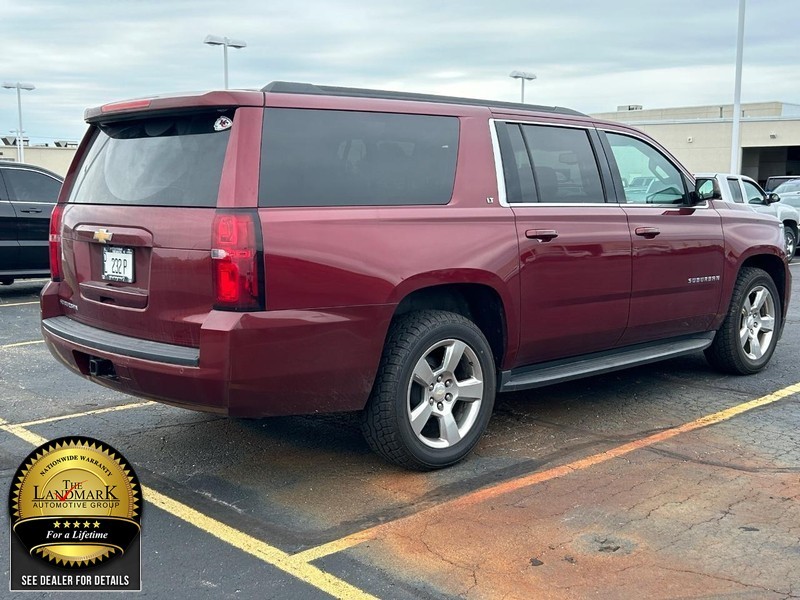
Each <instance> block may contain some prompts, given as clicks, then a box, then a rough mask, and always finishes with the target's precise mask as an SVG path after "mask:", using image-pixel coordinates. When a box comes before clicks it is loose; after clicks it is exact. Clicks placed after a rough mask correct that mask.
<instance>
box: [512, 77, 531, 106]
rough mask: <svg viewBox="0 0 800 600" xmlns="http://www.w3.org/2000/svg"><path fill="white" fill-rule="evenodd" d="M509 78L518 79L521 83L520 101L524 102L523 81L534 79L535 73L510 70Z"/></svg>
mask: <svg viewBox="0 0 800 600" xmlns="http://www.w3.org/2000/svg"><path fill="white" fill-rule="evenodd" d="M508 76H509V77H511V79H519V80H520V82H521V83H522V93H521V94H520V102H522V103H523V104H525V82H526V81H533V80H534V79H536V75H534V74H533V73H526V72H525V71H511V73H509V75H508Z"/></svg>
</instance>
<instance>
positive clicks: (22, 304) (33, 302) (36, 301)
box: [0, 300, 39, 308]
mask: <svg viewBox="0 0 800 600" xmlns="http://www.w3.org/2000/svg"><path fill="white" fill-rule="evenodd" d="M28 304H39V301H38V300H33V301H31V302H10V303H8V304H5V303H3V302H0V308H2V307H4V306H27V305H28Z"/></svg>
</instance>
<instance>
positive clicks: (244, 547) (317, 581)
mask: <svg viewBox="0 0 800 600" xmlns="http://www.w3.org/2000/svg"><path fill="white" fill-rule="evenodd" d="M0 430H2V431H6V432H8V433H10V434H12V435H15V436H17V437H18V438H20V439H22V440H25V441H26V442H28V443H29V444H32V445H34V446H41V445H42V444H44V443H46V442H47V438H44V437H42V436H40V435H38V434H36V433H34V432H32V431H29V430H28V429H25V428H24V427H22V426H21V425H12V424H9V423H8V421H6V420H4V419H0ZM142 495H143V497H144V499H145V500H146V501H147V502H149V503H151V504H153V505H154V506H157V507H158V508H160V509H161V510H163V511H165V512H168V513H169V514H171V515H173V516H174V517H177V518H179V519H181V520H183V521H186V522H187V523H189V524H190V525H193V526H194V527H197V528H198V529H200V530H201V531H204V532H206V533H208V534H210V535H213V536H214V537H215V538H217V539H219V540H222V541H223V542H225V543H227V544H230V545H231V546H233V547H234V548H238V549H239V550H241V551H243V552H247V553H248V554H251V555H253V556H255V557H256V558H258V559H259V560H262V561H263V562H265V563H267V564H269V565H271V566H273V567H276V568H277V569H280V570H281V571H283V572H284V573H288V574H289V575H291V576H293V577H295V578H297V579H299V580H301V581H304V582H305V583H307V584H309V585H312V586H314V587H315V588H317V589H319V590H322V591H323V592H325V593H327V594H330V595H331V596H333V597H334V598H341V599H343V600H378V599H377V598H376V597H375V596H373V595H371V594H368V593H367V592H365V591H363V590H361V589H359V588H357V587H356V586H354V585H352V584H350V583H347V582H346V581H344V580H343V579H339V578H338V577H336V576H335V575H332V574H330V573H327V572H326V571H323V570H322V569H320V568H318V567H315V566H314V565H312V564H309V563H308V562H307V561H304V560H302V559H301V560H298V559H297V558H295V557H293V556H292V555H290V554H289V553H287V552H284V551H283V550H279V549H278V548H276V547H274V546H271V545H269V544H267V543H266V542H263V541H261V540H259V539H257V538H254V537H253V536H251V535H248V534H246V533H244V532H243V531H239V530H238V529H235V528H233V527H231V526H230V525H226V524H225V523H223V522H222V521H218V520H217V519H214V518H212V517H209V516H208V515H205V514H203V513H201V512H200V511H198V510H196V509H194V508H192V507H191V506H187V505H186V504H183V503H182V502H178V501H177V500H174V499H172V498H170V497H169V496H165V495H164V494H162V493H161V492H158V491H156V490H154V489H153V488H151V487H148V486H144V485H143V486H142Z"/></svg>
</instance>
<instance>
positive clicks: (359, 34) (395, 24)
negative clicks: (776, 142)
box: [0, 0, 800, 142]
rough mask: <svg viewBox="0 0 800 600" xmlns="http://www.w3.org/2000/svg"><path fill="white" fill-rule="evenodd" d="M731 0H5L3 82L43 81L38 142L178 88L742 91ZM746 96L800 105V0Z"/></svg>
mask: <svg viewBox="0 0 800 600" xmlns="http://www.w3.org/2000/svg"><path fill="white" fill-rule="evenodd" d="M736 4H737V3H735V2H733V0H709V1H706V2H702V3H701V2H697V1H696V0H692V1H689V0H673V1H671V2H666V3H665V2H658V3H656V2H641V0H639V1H636V2H634V1H632V0H617V1H614V2H604V3H599V2H598V3H588V2H585V1H578V0H561V1H560V2H545V1H542V0H527V1H518V0H496V1H495V2H493V3H472V2H463V1H459V2H455V1H451V0H441V1H439V2H430V1H422V0H406V1H405V2H403V3H390V2H381V1H377V0H376V1H374V2H369V3H367V2H363V0H311V1H303V0H297V1H295V2H291V3H286V2H284V3H267V2H263V1H256V0H243V1H239V2H236V3H233V2H226V3H221V2H218V1H217V0H214V1H211V0H196V1H184V0H163V1H160V2H156V1H153V0H140V1H138V2H127V3H121V2H117V3H110V2H100V1H99V0H86V1H84V2H82V3H80V7H78V6H77V5H75V4H74V3H68V2H55V1H51V2H42V1H37V0H28V2H25V3H20V2H16V3H6V5H7V6H5V7H4V18H3V23H4V27H3V31H4V38H3V46H4V48H5V49H6V51H5V52H4V57H3V63H2V67H0V78H2V79H3V80H11V81H17V80H22V81H30V82H32V83H34V84H35V85H36V86H37V89H36V90H35V91H33V92H27V93H25V94H24V97H23V109H24V119H25V129H26V131H27V132H28V134H29V135H30V136H31V137H32V139H33V141H34V142H41V141H47V140H52V139H54V138H57V139H61V138H71V139H77V138H79V137H80V136H81V135H82V133H83V131H84V130H85V124H84V123H83V120H82V115H83V110H84V108H86V107H87V106H96V105H98V104H103V103H105V102H109V101H113V100H120V99H124V98H132V97H140V96H145V95H152V94H159V93H165V92H170V91H176V90H198V89H210V88H216V87H221V85H222V50H221V48H219V47H210V46H206V45H204V44H202V40H203V38H204V37H205V35H206V34H209V33H213V34H217V35H228V36H229V37H234V38H240V39H244V40H245V41H247V44H248V47H247V48H245V49H242V50H230V54H229V60H230V81H231V85H232V86H233V87H247V88H260V87H261V86H263V85H264V84H266V83H268V82H269V81H272V80H294V81H309V82H314V83H323V84H335V85H350V86H359V87H377V88H383V89H401V90H406V91H417V92H425V93H442V94H457V95H464V96H473V97H483V98H492V99H500V100H516V99H517V98H518V97H519V83H518V82H517V81H514V80H512V79H510V78H509V77H508V73H509V72H510V71H511V70H513V69H522V70H526V71H533V72H534V73H536V74H537V75H538V79H537V80H536V81H534V82H531V83H530V84H528V85H527V86H526V97H527V99H528V100H529V101H531V102H536V103H541V104H559V105H562V106H569V107H572V108H576V109H578V110H581V111H584V112H595V111H605V110H612V109H613V108H615V107H616V106H617V105H618V104H628V103H637V104H644V105H645V106H648V107H665V106H686V105H698V104H705V103H713V104H716V103H720V104H724V103H729V102H730V101H731V96H732V93H733V61H734V54H735V43H736V22H737V5H736ZM747 10H748V12H747V28H746V46H745V68H744V79H743V100H744V101H761V100H783V101H786V102H800V78H797V77H796V76H795V75H794V74H795V73H797V72H798V71H800V54H799V53H798V52H797V51H796V50H797V43H796V33H795V31H794V24H796V23H797V22H798V21H799V20H800V5H798V4H797V3H796V0H774V1H772V2H769V3H766V2H760V3H755V2H751V3H749V6H748V9H747ZM0 92H2V93H1V94H0V132H2V133H5V132H6V131H7V130H10V129H15V128H16V98H15V96H14V94H13V92H11V91H9V90H0Z"/></svg>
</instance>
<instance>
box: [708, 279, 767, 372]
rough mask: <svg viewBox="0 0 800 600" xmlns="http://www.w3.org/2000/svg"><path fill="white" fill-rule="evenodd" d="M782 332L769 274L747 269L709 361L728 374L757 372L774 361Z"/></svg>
mask: <svg viewBox="0 0 800 600" xmlns="http://www.w3.org/2000/svg"><path fill="white" fill-rule="evenodd" d="M780 330H781V300H780V296H779V295H778V290H777V288H776V287H775V283H774V282H773V281H772V278H771V277H770V276H769V275H768V274H767V273H766V271H763V270H761V269H756V268H753V267H745V268H743V269H742V270H741V271H740V272H739V276H738V278H737V279H736V285H735V286H734V288H733V296H732V298H731V305H730V308H729V309H728V315H727V316H726V317H725V321H724V322H723V323H722V327H720V328H719V330H718V331H717V335H716V337H715V338H714V342H713V343H712V344H711V346H710V347H709V348H707V349H706V351H705V354H706V358H707V359H708V362H710V363H711V364H712V365H713V366H714V367H716V368H717V369H719V370H721V371H723V372H725V373H733V374H736V375H752V374H753V373H758V372H759V371H761V370H762V369H763V368H764V367H766V366H767V363H768V362H769V360H770V358H772V354H773V352H774V351H775V345H776V344H777V343H778V332H780Z"/></svg>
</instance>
